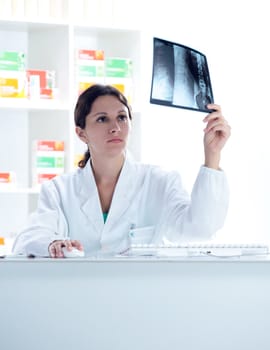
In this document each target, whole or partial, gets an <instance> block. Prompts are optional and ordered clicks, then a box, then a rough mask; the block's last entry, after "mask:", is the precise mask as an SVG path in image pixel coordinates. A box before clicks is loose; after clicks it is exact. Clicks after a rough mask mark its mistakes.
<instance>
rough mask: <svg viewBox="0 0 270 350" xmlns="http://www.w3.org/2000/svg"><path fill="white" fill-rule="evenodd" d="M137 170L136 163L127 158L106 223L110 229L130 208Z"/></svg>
mask: <svg viewBox="0 0 270 350" xmlns="http://www.w3.org/2000/svg"><path fill="white" fill-rule="evenodd" d="M136 169H137V168H136V165H135V162H133V161H132V160H131V159H129V158H126V160H125V163H124V165H123V168H122V170H121V173H120V176H119V179H118V182H117V185H116V188H115V191H114V194H113V198H112V203H111V207H110V211H109V215H108V218H107V221H106V226H107V228H108V229H109V228H110V227H109V226H111V225H112V224H113V223H114V222H115V221H117V220H119V218H120V217H121V216H122V215H123V214H124V212H125V211H126V210H127V208H128V207H129V206H130V203H131V201H132V198H133V196H134V188H135V182H136V181H135V179H136Z"/></svg>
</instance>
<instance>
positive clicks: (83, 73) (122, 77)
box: [75, 49, 132, 101]
mask: <svg viewBox="0 0 270 350" xmlns="http://www.w3.org/2000/svg"><path fill="white" fill-rule="evenodd" d="M75 64H76V67H75V72H76V82H77V83H76V84H77V91H78V94H81V93H82V92H83V91H84V90H86V89H87V88H88V87H90V86H91V85H93V84H96V83H100V84H109V85H113V86H115V87H116V88H117V89H118V90H119V91H121V92H122V93H123V94H124V95H125V96H126V97H127V98H128V100H129V101H130V100H131V98H132V60H131V59H129V58H121V57H106V56H105V53H104V51H103V50H88V49H78V50H76V51H75Z"/></svg>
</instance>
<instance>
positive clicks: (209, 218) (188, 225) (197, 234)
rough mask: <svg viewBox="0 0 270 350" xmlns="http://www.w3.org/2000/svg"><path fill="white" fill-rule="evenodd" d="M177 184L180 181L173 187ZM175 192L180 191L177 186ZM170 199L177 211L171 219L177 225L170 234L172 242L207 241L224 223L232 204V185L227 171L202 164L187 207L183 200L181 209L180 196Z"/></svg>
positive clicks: (174, 211) (172, 214) (172, 213)
mask: <svg viewBox="0 0 270 350" xmlns="http://www.w3.org/2000/svg"><path fill="white" fill-rule="evenodd" d="M176 185H177V181H176V182H175V183H174V184H173V186H176ZM171 190H173V189H171ZM173 192H174V193H177V191H176V190H175V188H174V190H173ZM171 193H172V192H171ZM171 201H172V206H174V210H173V211H172V212H171V218H170V219H171V222H173V221H174V222H176V227H177V230H176V231H175V230H174V231H171V234H170V238H171V239H172V240H173V241H175V240H176V241H188V242H190V241H205V240H210V239H212V238H214V236H215V233H216V232H217V231H218V230H219V229H221V228H222V227H223V225H224V222H225V219H226V215H227V211H228V205H229V188H228V183H227V178H226V175H225V173H224V171H222V170H214V169H210V168H207V167H204V166H202V167H201V168H200V171H199V173H198V175H197V178H196V181H195V183H194V186H193V189H192V192H191V197H190V200H189V202H186V205H185V206H184V205H183V202H182V205H181V208H180V205H179V204H177V202H178V203H180V201H179V199H178V198H177V195H175V196H172V198H171Z"/></svg>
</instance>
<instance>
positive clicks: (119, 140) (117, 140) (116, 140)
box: [107, 138, 123, 143]
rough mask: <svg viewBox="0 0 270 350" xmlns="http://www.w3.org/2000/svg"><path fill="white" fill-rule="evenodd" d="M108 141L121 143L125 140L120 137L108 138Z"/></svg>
mask: <svg viewBox="0 0 270 350" xmlns="http://www.w3.org/2000/svg"><path fill="white" fill-rule="evenodd" d="M107 142H108V143H121V142H123V140H122V139H119V138H115V139H111V140H108V141H107Z"/></svg>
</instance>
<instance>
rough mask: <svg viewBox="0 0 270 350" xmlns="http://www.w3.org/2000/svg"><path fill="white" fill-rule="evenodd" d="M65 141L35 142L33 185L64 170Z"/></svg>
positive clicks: (39, 183)
mask: <svg viewBox="0 0 270 350" xmlns="http://www.w3.org/2000/svg"><path fill="white" fill-rule="evenodd" d="M64 160H65V153H64V142H63V141H56V140H36V141H34V142H33V187H36V186H39V185H41V184H42V183H43V182H44V181H46V180H50V179H52V178H53V177H55V176H57V175H60V174H62V173H63V172H64Z"/></svg>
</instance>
